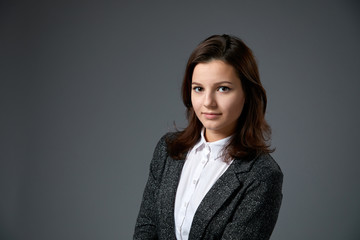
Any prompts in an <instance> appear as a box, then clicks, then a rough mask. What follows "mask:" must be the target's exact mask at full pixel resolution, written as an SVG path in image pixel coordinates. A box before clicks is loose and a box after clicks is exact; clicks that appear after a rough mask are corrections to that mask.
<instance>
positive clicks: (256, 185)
mask: <svg viewBox="0 0 360 240" xmlns="http://www.w3.org/2000/svg"><path fill="white" fill-rule="evenodd" d="M282 181H283V174H282V172H281V170H278V171H272V172H269V173H268V174H267V175H265V176H264V175H263V176H262V177H261V179H260V180H254V181H253V182H252V184H251V185H250V186H249V187H248V189H247V191H246V194H245V196H244V199H243V200H242V201H241V203H240V204H239V206H238V208H237V210H236V211H235V214H234V216H233V218H232V221H231V222H229V223H228V224H227V226H226V227H225V231H224V233H223V235H222V238H221V239H223V240H225V239H226V240H230V239H231V240H233V239H241V240H252V239H253V240H255V239H256V240H265V239H270V236H271V233H272V231H273V229H274V227H275V223H276V220H277V217H278V213H279V210H280V205H281V201H282V192H281V189H282Z"/></svg>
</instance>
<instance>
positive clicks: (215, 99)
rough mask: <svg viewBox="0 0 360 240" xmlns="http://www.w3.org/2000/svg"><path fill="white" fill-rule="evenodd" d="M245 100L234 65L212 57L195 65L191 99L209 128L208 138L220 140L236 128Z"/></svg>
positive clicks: (206, 133) (197, 114) (204, 123)
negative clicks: (210, 59)
mask: <svg viewBox="0 0 360 240" xmlns="http://www.w3.org/2000/svg"><path fill="white" fill-rule="evenodd" d="M244 102H245V95H244V91H243V89H242V86H241V81H240V79H239V78H238V76H237V75H236V72H235V69H234V68H233V67H232V66H231V65H229V64H227V63H225V62H223V61H221V60H212V61H210V62H207V63H199V64H197V65H196V66H195V68H194V72H193V76H192V90H191V103H192V106H193V108H194V111H195V114H196V116H197V117H198V119H199V120H200V122H201V123H202V124H203V126H204V128H205V138H206V140H207V141H209V142H212V141H217V140H220V139H222V138H225V137H227V136H230V135H231V134H232V133H233V132H234V130H235V127H236V123H237V120H238V118H239V116H240V114H241V111H242V109H243V106H244Z"/></svg>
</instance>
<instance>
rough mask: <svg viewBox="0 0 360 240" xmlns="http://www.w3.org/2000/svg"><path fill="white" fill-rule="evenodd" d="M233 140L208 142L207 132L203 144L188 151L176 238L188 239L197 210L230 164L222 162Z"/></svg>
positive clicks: (180, 187)
mask: <svg viewBox="0 0 360 240" xmlns="http://www.w3.org/2000/svg"><path fill="white" fill-rule="evenodd" d="M229 140H230V137H227V138H224V139H221V140H219V141H216V142H206V140H205V137H204V130H203V131H202V132H201V139H200V141H199V142H198V143H197V144H196V145H195V146H194V147H193V148H192V149H191V150H190V151H189V153H188V155H187V156H186V160H185V164H184V167H183V169H182V172H181V176H180V181H179V185H178V188H177V192H176V199H175V210H174V216H175V227H176V238H177V239H178V240H180V239H181V240H187V239H188V237H189V232H190V228H191V223H192V220H193V218H194V215H195V212H196V209H197V208H198V206H199V205H200V203H201V201H202V199H203V198H204V197H205V195H206V193H207V192H208V191H209V190H210V188H211V187H212V186H213V185H214V183H215V182H216V180H218V179H219V177H220V176H221V175H222V174H223V173H224V172H225V171H226V169H227V168H228V167H229V166H230V164H231V162H232V161H231V162H230V163H226V162H224V161H223V149H224V147H225V146H226V145H227V144H228V141H229Z"/></svg>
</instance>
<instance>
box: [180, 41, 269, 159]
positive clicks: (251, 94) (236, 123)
mask: <svg viewBox="0 0 360 240" xmlns="http://www.w3.org/2000/svg"><path fill="white" fill-rule="evenodd" d="M221 67H222V68H223V69H222V70H223V71H222V73H223V74H225V75H226V74H227V75H226V76H227V77H225V78H224V76H221V74H220V75H219V76H220V77H218V78H216V77H214V76H215V75H216V73H211V71H215V72H216V70H219V68H221ZM220 70H221V69H220ZM220 72H221V71H220ZM212 77H214V78H215V80H214V79H213V78H212ZM199 79H200V80H199ZM207 79H209V80H207ZM224 79H225V80H224ZM228 80H229V81H228ZM199 81H201V83H200V84H205V85H206V84H207V85H206V86H205V87H206V89H205V88H201V87H202V86H198V85H197V84H198V82H199ZM224 81H225V82H226V81H228V82H232V84H233V85H234V84H235V85H236V84H237V86H236V87H237V89H238V90H239V91H237V92H236V94H235V95H241V94H242V96H240V97H238V98H236V97H234V98H232V99H234V100H233V101H234V102H233V105H232V106H231V108H230V110H231V113H234V112H235V113H234V114H233V115H232V116H231V117H229V118H227V119H222V120H229V121H228V122H226V121H225V125H226V123H228V124H230V125H229V126H228V128H227V130H228V134H227V135H232V140H231V143H230V145H229V146H228V148H227V149H228V152H229V155H231V156H232V157H237V156H238V157H241V156H246V155H252V154H258V153H259V152H269V151H270V150H269V149H268V147H269V146H268V145H266V141H267V139H268V138H269V136H270V127H269V126H268V124H267V123H266V121H265V116H264V115H265V110H266V104H267V98H266V93H265V90H264V88H263V87H262V84H261V82H260V77H259V72H258V68H257V64H256V61H255V58H254V56H253V54H252V51H251V50H250V49H249V48H248V47H247V46H246V45H245V44H244V42H243V41H241V40H240V39H239V38H237V37H234V36H229V35H213V36H211V37H209V38H207V39H205V40H204V41H203V42H201V43H200V44H199V45H198V46H197V47H196V48H195V50H194V51H193V52H192V54H191V55H190V57H189V60H188V62H187V65H186V70H185V75H184V79H183V84H182V98H183V102H184V105H185V106H186V109H187V117H188V121H189V125H188V126H187V128H186V129H185V130H184V131H182V132H181V134H180V135H179V137H178V139H179V140H180V142H181V139H185V138H187V139H188V141H189V140H190V139H191V141H189V142H191V144H192V146H193V145H194V144H195V143H196V142H197V141H198V139H199V135H200V131H201V129H202V128H203V127H205V128H206V129H207V126H209V124H210V123H211V122H216V120H218V119H220V117H219V118H218V119H217V117H216V116H211V114H210V115H207V116H206V113H215V114H216V113H218V112H217V110H216V106H215V105H216V104H218V103H219V102H218V99H223V98H222V97H223V96H225V95H224V94H223V91H222V90H220V88H216V86H218V87H225V89H226V90H227V91H228V90H229V89H227V87H229V88H230V86H229V85H216V83H218V82H224ZM236 81H238V82H237V83H236ZM213 83H215V84H213ZM196 87H200V88H196ZM211 87H213V88H211ZM239 88H241V89H239ZM215 89H217V90H220V91H218V92H215V91H214V90H215ZM221 89H224V88H221ZM199 90H201V91H202V92H201V94H202V101H198V99H199V98H200V97H199V92H200V91H199ZM203 90H204V91H203ZM207 90H208V92H206V91H207ZM230 92H231V91H229V92H226V94H228V93H230ZM208 93H213V95H212V100H213V103H212V105H211V106H210V105H209V101H211V98H209V96H210V95H209V94H208ZM205 95H206V96H205ZM209 99H210V100H209ZM214 99H215V100H214ZM223 102H224V101H223ZM201 104H202V107H199V106H200V105H201ZM235 105H236V106H237V107H235ZM206 109H207V110H206ZM211 110H214V111H211ZM220 110H221V109H220ZM204 112H205V114H202V113H204ZM219 113H220V114H221V113H222V112H221V111H220V112H219ZM212 120H214V121H212ZM229 129H231V130H229ZM229 131H230V132H229ZM215 140H216V139H215ZM191 144H190V145H191ZM192 146H190V147H192ZM188 149H189V147H186V148H184V149H183V150H184V151H185V150H188ZM180 151H181V150H180Z"/></svg>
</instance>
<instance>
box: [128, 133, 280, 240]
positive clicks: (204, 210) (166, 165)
mask: <svg viewBox="0 0 360 240" xmlns="http://www.w3.org/2000/svg"><path fill="white" fill-rule="evenodd" d="M169 136H170V135H169V133H168V134H166V135H164V136H163V137H162V138H161V139H160V141H159V142H158V144H157V146H156V148H155V151H154V155H153V159H152V161H151V163H150V173H149V178H148V181H147V184H146V187H145V190H144V194H143V199H142V203H141V207H140V212H139V215H138V218H137V221H136V226H135V233H134V239H136V240H140V239H141V240H147V239H159V240H172V239H176V236H175V220H174V207H175V196H176V190H177V186H178V183H179V180H180V175H181V170H182V167H183V165H184V160H174V159H172V158H171V157H170V156H169V155H168V152H167V145H166V138H167V137H169ZM282 180H283V174H282V172H281V170H280V168H279V166H278V165H277V164H276V162H275V161H274V159H273V158H272V157H271V156H270V155H269V154H264V155H261V156H259V157H257V158H254V159H252V160H249V161H244V160H241V159H235V160H234V161H233V162H232V164H231V165H230V166H229V168H228V169H227V170H226V171H225V172H224V174H223V175H222V176H221V177H220V178H219V179H218V180H217V181H216V182H215V184H214V185H213V186H212V188H211V189H210V190H209V192H208V193H207V194H206V195H205V197H204V199H203V200H202V202H201V203H200V205H199V207H198V209H197V210H196V213H195V215H194V218H193V222H192V225H191V229H190V233H189V240H198V239H204V240H210V239H246V240H249V239H256V240H261V239H269V238H270V235H271V233H272V231H273V229H274V226H275V223H276V220H277V217H278V213H279V209H280V205H281V200H282V190H281V189H282Z"/></svg>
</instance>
